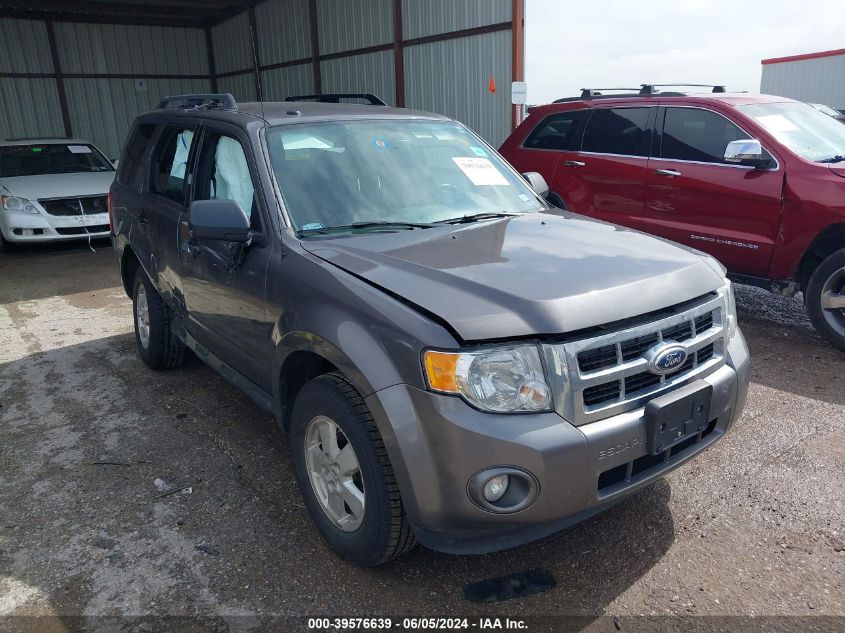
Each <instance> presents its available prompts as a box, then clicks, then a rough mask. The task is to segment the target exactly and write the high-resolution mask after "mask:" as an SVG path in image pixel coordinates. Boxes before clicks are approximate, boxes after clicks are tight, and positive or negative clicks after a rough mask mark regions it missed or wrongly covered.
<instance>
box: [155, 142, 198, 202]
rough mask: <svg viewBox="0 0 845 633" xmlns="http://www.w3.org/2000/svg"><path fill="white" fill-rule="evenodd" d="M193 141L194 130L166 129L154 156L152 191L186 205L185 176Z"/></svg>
mask: <svg viewBox="0 0 845 633" xmlns="http://www.w3.org/2000/svg"><path fill="white" fill-rule="evenodd" d="M193 141H194V131H193V130H189V129H185V128H178V127H167V128H164V131H163V132H162V133H161V137H160V138H159V140H158V144H157V145H156V149H155V153H154V155H153V173H152V183H151V184H150V189H151V190H152V191H154V192H155V193H157V194H159V195H162V196H164V197H165V198H170V199H171V200H173V201H175V202H179V203H181V204H185V174H186V173H187V171H188V157H189V156H190V155H191V145H192V144H193Z"/></svg>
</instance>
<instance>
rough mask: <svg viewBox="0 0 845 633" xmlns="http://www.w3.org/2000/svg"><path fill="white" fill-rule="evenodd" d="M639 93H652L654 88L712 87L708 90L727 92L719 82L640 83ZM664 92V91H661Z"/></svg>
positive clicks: (654, 91) (655, 91)
mask: <svg viewBox="0 0 845 633" xmlns="http://www.w3.org/2000/svg"><path fill="white" fill-rule="evenodd" d="M640 85H641V88H640V94H641V95H653V94H655V93H657V92H658V91H657V90H655V88H679V87H680V88H683V87H687V88H712V90H711V91H710V92H717V93H719V92H727V89H726V88H725V86H723V85H720V84H640ZM662 94H666V93H662Z"/></svg>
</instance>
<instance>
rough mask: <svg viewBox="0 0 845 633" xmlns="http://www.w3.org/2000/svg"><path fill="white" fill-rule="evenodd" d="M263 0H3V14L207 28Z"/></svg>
mask: <svg viewBox="0 0 845 633" xmlns="http://www.w3.org/2000/svg"><path fill="white" fill-rule="evenodd" d="M259 1H260V0H0V17H6V18H23V19H29V20H54V21H56V22H96V23H100V24H102V23H106V24H148V25H159V26H181V27H194V28H205V27H208V26H214V25H215V24H219V23H220V22H223V21H224V20H226V19H228V18H231V17H232V16H234V15H237V14H238V13H240V12H242V11H244V10H246V9H248V8H249V7H250V6H252V5H255V4H258V2H259Z"/></svg>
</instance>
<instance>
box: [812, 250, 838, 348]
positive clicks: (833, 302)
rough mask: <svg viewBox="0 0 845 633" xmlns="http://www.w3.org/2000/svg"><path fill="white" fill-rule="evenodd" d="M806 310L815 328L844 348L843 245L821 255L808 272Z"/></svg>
mask: <svg viewBox="0 0 845 633" xmlns="http://www.w3.org/2000/svg"><path fill="white" fill-rule="evenodd" d="M805 295H806V297H805V300H806V302H807V312H808V313H809V315H810V321H811V322H812V323H813V326H814V327H815V328H816V330H817V331H818V332H819V334H821V335H822V336H824V337H825V338H826V339H827V340H828V341H830V342H831V343H832V344H833V345H834V346H835V347H837V348H839V349H841V350H842V351H845V248H843V249H840V250H838V251H836V252H835V253H833V254H832V255H829V256H828V257H827V258H825V259H824V260H823V261H822V263H821V264H819V265H818V267H817V268H816V269H815V270H814V271H813V274H812V275H810V280H809V282H808V283H807V290H806V293H805Z"/></svg>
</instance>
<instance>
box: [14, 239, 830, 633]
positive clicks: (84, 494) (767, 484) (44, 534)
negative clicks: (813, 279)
mask: <svg viewBox="0 0 845 633" xmlns="http://www.w3.org/2000/svg"><path fill="white" fill-rule="evenodd" d="M738 304H739V309H740V324H741V326H742V328H743V331H744V332H745V334H746V336H747V338H748V341H749V345H750V347H751V350H752V358H753V361H754V376H753V384H752V386H751V394H750V397H749V402H748V407H747V409H746V411H745V414H744V416H743V417H742V419H741V420H740V421H739V422H738V423H737V425H736V426H735V427H734V429H733V431H732V432H731V433H730V434H729V435H728V436H727V437H726V438H725V439H724V440H723V441H721V442H720V443H719V444H717V445H716V446H715V447H714V448H713V449H712V450H710V451H708V452H706V453H705V454H703V455H701V456H700V457H699V458H697V459H696V460H694V461H693V462H692V463H690V464H688V465H686V466H684V467H682V468H680V469H679V470H677V471H675V472H673V473H672V474H671V475H670V476H669V477H668V478H667V479H666V480H664V481H661V482H659V483H657V484H656V485H654V486H652V487H651V488H649V489H647V490H645V491H644V492H642V493H640V494H638V495H636V496H634V497H632V498H631V499H629V500H627V501H626V502H624V503H623V504H622V505H620V506H618V507H616V508H615V509H612V510H610V511H608V512H606V513H604V514H602V515H599V516H597V517H595V518H593V519H591V520H589V521H587V522H585V523H583V524H580V525H578V526H575V527H573V528H571V529H569V530H567V531H565V532H563V533H561V534H558V535H555V536H553V537H550V538H547V539H545V540H543V541H540V542H538V543H534V544H531V545H527V546H524V547H520V548H517V549H514V550H511V551H507V552H503V553H499V554H494V555H485V556H471V557H469V556H467V557H456V556H449V555H444V554H439V553H435V552H432V551H428V550H425V549H423V548H417V549H416V550H414V551H413V552H412V553H411V554H410V555H408V556H406V557H404V558H402V559H400V560H398V561H396V562H394V563H392V564H389V565H386V566H384V567H381V568H378V569H370V570H365V569H358V568H356V567H353V566H351V565H349V564H347V563H345V562H343V561H341V560H339V559H337V558H335V557H334V556H333V555H332V554H331V553H329V551H328V550H327V549H326V547H325V546H324V544H323V542H322V541H321V539H320V537H319V535H318V534H317V533H316V532H315V530H314V529H313V528H312V525H311V523H310V521H309V518H308V515H307V513H306V510H305V508H304V506H303V503H302V500H301V497H300V495H299V493H298V491H297V488H296V484H295V481H294V477H293V475H292V464H291V459H290V457H289V454H288V447H287V445H286V439H285V437H284V436H283V434H282V433H280V432H279V431H278V429H277V428H276V426H275V424H274V422H273V420H272V419H271V418H270V417H269V416H268V415H266V414H265V413H263V412H262V411H260V410H259V409H257V408H256V407H255V406H254V405H253V404H252V403H251V402H250V401H249V400H248V399H247V398H246V397H245V396H243V395H242V394H240V393H239V392H238V391H236V390H235V389H234V388H232V387H230V386H229V385H228V384H227V383H225V382H224V381H223V380H222V379H221V378H219V377H218V376H217V375H216V374H215V373H214V372H212V371H211V370H210V369H208V368H206V367H205V366H204V365H202V364H201V363H199V362H197V361H194V362H189V363H188V364H187V365H186V366H185V367H184V368H181V369H179V370H176V371H172V372H167V373H153V372H151V371H149V370H148V369H146V368H145V367H144V366H143V365H142V363H141V361H140V360H139V358H138V356H137V355H136V353H135V348H134V345H135V342H134V335H133V334H132V333H131V332H132V322H131V316H130V314H131V313H130V302H129V300H128V299H127V298H126V296H125V295H124V294H123V290H122V288H121V287H120V284H119V278H118V272H117V262H116V261H115V258H114V255H113V253H112V252H111V250H110V249H109V248H108V246H107V245H101V246H99V247H98V250H97V252H96V253H91V252H90V251H89V250H87V248H85V247H75V246H72V247H71V246H66V247H51V248H44V249H41V248H39V249H27V250H24V251H20V252H17V253H13V254H5V255H2V256H0V479H2V484H0V615H6V616H8V615H10V614H11V615H46V616H50V615H53V616H57V618H56V619H52V620H27V619H9V618H5V619H2V618H0V630H2V629H3V628H4V626H5V627H10V626H17V627H18V628H19V629H25V630H38V631H66V630H76V629H96V628H103V626H104V625H105V623H106V622H107V620H105V619H99V618H100V617H101V616H163V615H167V616H202V617H205V618H213V619H212V620H210V621H205V622H206V624H208V622H212V623H214V626H215V627H217V630H227V629H228V628H229V627H231V628H233V629H236V628H244V629H246V628H249V627H250V626H252V625H253V624H256V625H258V624H261V623H265V624H266V622H267V620H264V619H262V618H268V617H271V616H275V617H281V618H285V617H297V616H314V615H331V616H353V615H354V616H393V617H396V616H401V615H417V616H432V615H464V616H491V617H492V616H512V617H513V616H518V617H529V616H543V617H546V618H547V619H546V620H542V619H539V620H536V621H534V625H535V629H532V630H541V629H542V630H548V629H552V628H555V626H557V625H555V624H554V623H555V622H558V621H557V620H552V619H548V618H550V617H551V616H559V615H569V616H583V619H582V620H578V621H573V622H578V627H579V628H580V627H581V626H586V627H588V628H591V629H594V630H617V629H618V628H620V627H621V629H622V630H657V629H660V627H661V624H662V625H663V626H666V627H669V628H673V627H674V626H675V625H676V624H677V623H678V622H681V620H677V619H675V620H672V619H666V618H662V619H661V618H657V619H653V620H647V619H646V620H643V619H638V618H636V617H633V616H639V615H641V614H644V615H652V616H666V615H676V616H739V615H741V616H758V617H759V616H793V617H795V616H798V617H799V618H802V619H788V618H786V617H781V618H780V619H775V620H771V621H770V622H769V623H770V624H772V625H774V624H776V623H778V622H780V623H781V624H784V623H786V624H787V625H789V624H790V623H791V626H793V627H797V628H795V629H794V630H808V629H810V628H813V627H816V628H818V629H819V630H822V629H824V630H836V629H837V628H838V630H842V628H839V627H845V619H842V617H843V616H845V599H843V598H844V597H845V577H843V572H845V551H843V548H844V547H845V524H844V522H843V516H845V355H843V354H842V353H839V352H836V351H834V350H833V349H831V348H830V347H829V346H827V345H825V344H824V342H822V341H821V340H820V339H819V338H818V337H817V336H816V335H815V334H814V333H813V330H812V328H811V327H810V325H809V322H808V321H807V318H806V314H805V312H804V309H803V306H802V304H801V302H800V300H799V299H787V298H783V297H776V296H773V295H770V294H768V293H766V292H763V291H758V290H755V289H752V288H745V287H740V288H739V290H738ZM157 479H158V480H161V481H160V482H158V486H157V484H156V480H157ZM182 486H190V488H189V490H188V491H185V492H182V493H178V494H172V495H169V496H165V497H158V495H160V494H161V492H160V490H167V489H169V488H168V487H182ZM537 567H544V568H546V569H548V570H549V571H551V573H552V574H553V575H554V576H555V578H556V579H557V587H556V588H554V589H553V590H551V591H547V592H545V593H542V594H538V595H534V596H531V597H527V598H522V599H516V600H512V601H509V602H504V603H498V604H478V603H471V602H467V601H466V600H464V598H463V594H462V589H463V587H464V586H465V585H467V584H468V583H471V582H473V581H477V580H482V579H485V578H490V577H496V576H502V575H506V574H510V573H514V572H519V571H523V570H527V569H532V568H537ZM77 616H88V617H90V619H88V620H77V619H74V618H75V617H77ZM612 616H617V617H618V618H621V619H618V620H617V621H616V623H615V624H616V625H615V626H614V625H613V622H612V621H611V620H610V619H609V618H610V617H612ZM810 616H813V617H810ZM819 616H840V618H839V619H836V618H833V619H827V618H823V617H819ZM120 622H122V621H120V620H117V621H114V622H113V623H118V624H119V623H120ZM275 622H276V624H277V625H278V626H279V627H281V628H286V627H290V629H291V630H304V629H305V628H306V623H305V621H304V620H291V621H288V620H277V621H275ZM291 622H292V624H291ZM686 622H688V623H689V622H695V623H699V624H700V623H702V622H709V623H711V624H713V626H714V627H716V628H713V629H712V630H724V629H719V628H718V627H719V626H721V625H720V624H719V623H724V622H732V623H733V624H734V625H736V624H737V623H739V622H748V621H746V620H720V619H707V618H694V619H692V620H686ZM758 622H759V620H758ZM646 623H647V624H646ZM667 623H668V624H667ZM27 627H29V628H27ZM543 627H546V628H543ZM825 627H827V628H825ZM154 628H155V627H153V628H150V629H147V630H154ZM115 630H120V628H119V627H118V628H117V629H115ZM708 630H711V629H708ZM770 630H778V629H777V627H775V628H772V629H770Z"/></svg>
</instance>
